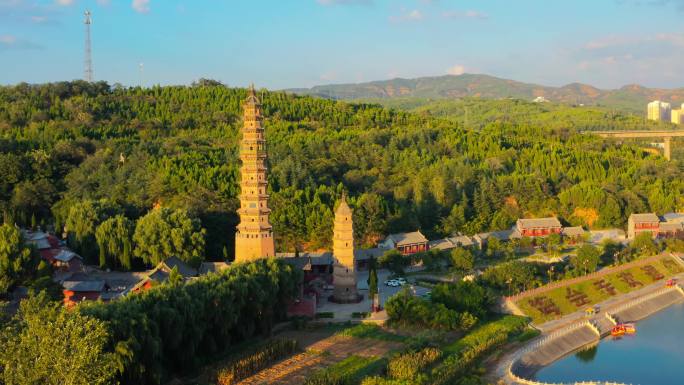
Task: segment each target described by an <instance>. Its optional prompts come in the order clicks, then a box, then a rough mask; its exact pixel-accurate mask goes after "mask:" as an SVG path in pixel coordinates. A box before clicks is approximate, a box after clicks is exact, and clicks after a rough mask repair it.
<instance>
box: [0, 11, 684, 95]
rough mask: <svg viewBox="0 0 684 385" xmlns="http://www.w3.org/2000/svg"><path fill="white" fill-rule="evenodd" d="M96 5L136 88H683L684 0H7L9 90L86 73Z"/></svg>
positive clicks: (99, 67)
mask: <svg viewBox="0 0 684 385" xmlns="http://www.w3.org/2000/svg"><path fill="white" fill-rule="evenodd" d="M86 8H90V9H91V10H92V12H93V19H94V21H93V25H92V28H93V30H92V35H93V62H94V72H95V78H96V79H97V80H106V81H108V82H110V83H117V82H119V83H122V84H124V85H137V84H141V83H142V84H144V85H147V86H149V85H153V84H188V83H190V82H192V81H193V80H196V79H198V78H200V77H206V78H213V79H218V80H221V81H222V82H224V83H226V84H228V85H232V86H244V85H246V84H249V83H250V82H254V83H255V84H256V85H257V86H263V87H268V88H289V87H310V86H313V85H316V84H327V83H344V82H363V81H371V80H382V79H388V78H393V77H404V78H410V77H418V76H433V75H443V74H447V73H452V74H459V73H462V72H468V73H486V74H490V75H495V76H500V77H504V78H511V79H515V80H520V81H526V82H534V83H540V84H545V85H563V84H567V83H571V82H583V83H589V84H592V85H595V86H599V87H602V88H615V87H620V86H622V85H625V84H632V83H638V84H642V85H646V86H651V87H666V88H675V87H684V0H0V84H13V83H17V82H20V81H26V82H29V83H40V82H46V81H57V80H71V79H76V78H81V77H82V76H83V44H84V43H83V40H84V26H83V24H82V21H83V11H84V9H86ZM140 63H143V66H142V72H141V71H140Z"/></svg>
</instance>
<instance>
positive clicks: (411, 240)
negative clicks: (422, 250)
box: [388, 231, 428, 246]
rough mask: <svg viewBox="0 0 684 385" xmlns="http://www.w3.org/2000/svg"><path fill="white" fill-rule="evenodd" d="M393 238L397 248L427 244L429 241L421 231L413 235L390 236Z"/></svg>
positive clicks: (412, 233)
mask: <svg viewBox="0 0 684 385" xmlns="http://www.w3.org/2000/svg"><path fill="white" fill-rule="evenodd" d="M388 238H391V239H392V240H393V241H394V243H395V244H396V245H397V246H404V245H414V244H417V243H427V242H428V239H427V238H425V236H424V235H423V234H422V233H421V232H420V231H414V232H411V233H399V234H390V235H389V237H388Z"/></svg>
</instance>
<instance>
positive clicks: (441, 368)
mask: <svg viewBox="0 0 684 385" xmlns="http://www.w3.org/2000/svg"><path fill="white" fill-rule="evenodd" d="M527 324H528V320H527V318H524V317H518V316H506V317H504V318H502V319H500V320H497V321H494V322H490V323H488V324H486V325H483V326H481V327H479V328H477V329H476V330H475V331H473V332H472V333H470V334H468V335H467V336H465V337H463V338H462V339H460V340H459V341H457V342H456V343H454V344H451V345H449V346H447V347H445V348H444V352H445V353H447V354H449V356H448V357H447V358H446V359H445V360H444V361H442V362H441V363H440V364H439V365H438V366H437V367H435V368H434V369H433V370H432V372H431V383H432V384H433V385H446V384H451V383H453V382H454V380H455V379H456V378H458V377H460V376H462V375H463V374H464V372H466V371H467V370H468V369H470V368H471V367H472V366H473V364H474V363H475V362H476V361H477V360H478V359H480V358H482V357H483V356H484V354H485V353H487V352H489V351H491V350H492V349H494V348H495V347H498V346H501V345H503V344H504V343H506V342H507V341H508V339H509V338H510V337H511V336H513V335H515V334H518V333H520V332H522V331H523V330H524V329H525V328H526V327H527Z"/></svg>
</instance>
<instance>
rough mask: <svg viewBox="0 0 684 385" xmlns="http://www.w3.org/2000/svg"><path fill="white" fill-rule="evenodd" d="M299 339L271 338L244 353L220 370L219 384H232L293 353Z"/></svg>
mask: <svg viewBox="0 0 684 385" xmlns="http://www.w3.org/2000/svg"><path fill="white" fill-rule="evenodd" d="M296 350H297V341H295V340H291V339H278V340H271V341H268V342H267V343H265V344H263V345H262V346H258V347H255V348H253V349H251V350H250V351H249V352H246V353H244V354H243V355H242V357H241V358H239V359H237V360H236V361H234V362H233V363H232V364H230V365H229V366H228V367H226V368H223V369H221V370H219V372H218V374H217V376H216V377H217V378H216V383H217V384H218V385H232V384H235V383H237V382H239V381H240V380H242V379H244V378H247V377H249V376H251V375H253V374H254V373H256V372H258V371H260V370H262V369H264V368H266V367H268V366H269V365H271V364H272V363H273V362H275V361H278V360H280V359H282V358H284V357H287V356H289V355H291V354H293V353H294V352H295V351H296Z"/></svg>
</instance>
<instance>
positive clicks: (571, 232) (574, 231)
mask: <svg viewBox="0 0 684 385" xmlns="http://www.w3.org/2000/svg"><path fill="white" fill-rule="evenodd" d="M561 232H562V234H563V235H565V236H566V237H576V236H578V235H582V234H584V233H586V231H584V229H583V228H582V227H581V226H575V227H563V230H562V231H561Z"/></svg>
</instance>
